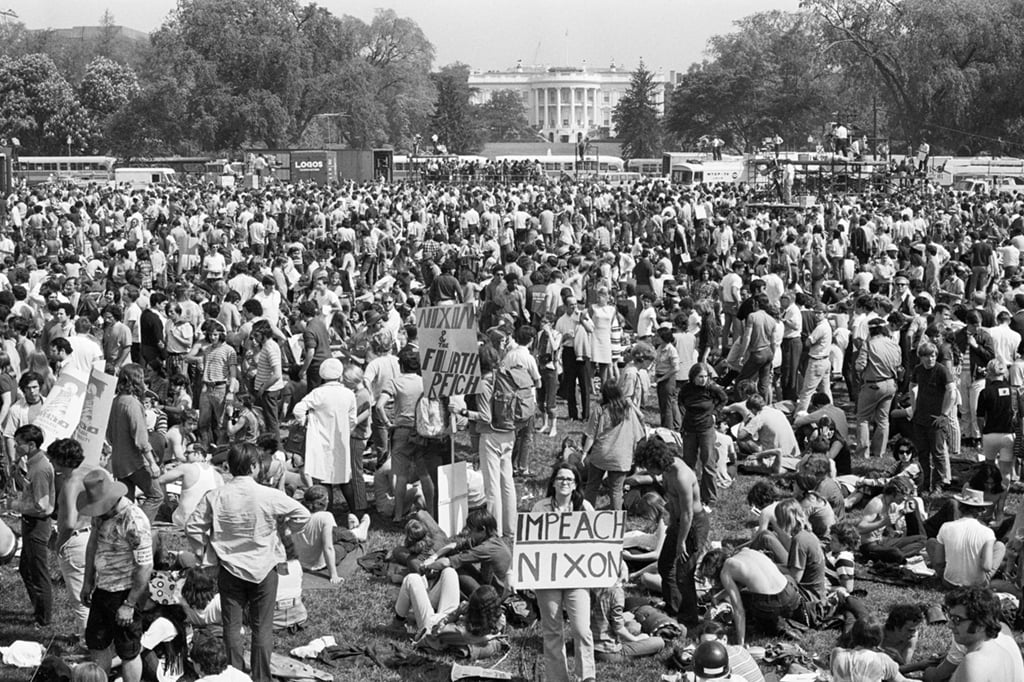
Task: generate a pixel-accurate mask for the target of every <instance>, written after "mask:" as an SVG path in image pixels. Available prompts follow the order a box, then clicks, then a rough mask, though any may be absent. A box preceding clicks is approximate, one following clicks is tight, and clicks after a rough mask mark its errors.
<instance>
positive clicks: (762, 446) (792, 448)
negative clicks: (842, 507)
mask: <svg viewBox="0 0 1024 682" xmlns="http://www.w3.org/2000/svg"><path fill="white" fill-rule="evenodd" d="M746 406H747V410H749V416H748V417H747V418H746V420H744V423H743V426H741V427H740V430H739V434H738V435H739V438H740V440H747V441H748V443H749V444H750V445H752V446H754V450H753V454H754V459H753V461H752V462H744V463H743V464H744V466H745V467H746V468H749V467H750V466H751V465H753V466H754V467H755V468H758V469H767V470H768V471H769V472H770V473H773V474H781V473H782V471H783V470H784V469H786V470H789V471H793V470H794V469H796V467H797V463H798V462H799V461H800V450H799V449H798V447H797V442H796V434H795V433H793V427H792V426H791V425H790V423H789V419H787V418H786V415H785V414H784V413H783V412H782V411H781V410H779V409H777V408H775V407H772V406H769V405H765V402H764V398H763V397H761V396H760V395H752V396H750V397H749V398H747V402H746ZM748 459H749V458H748Z"/></svg>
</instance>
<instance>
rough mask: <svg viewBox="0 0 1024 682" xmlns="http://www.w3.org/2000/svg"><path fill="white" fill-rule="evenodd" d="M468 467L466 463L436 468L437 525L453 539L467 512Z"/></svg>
mask: <svg viewBox="0 0 1024 682" xmlns="http://www.w3.org/2000/svg"><path fill="white" fill-rule="evenodd" d="M468 480H469V465H468V464H467V463H466V462H455V463H454V464H445V465H444V466H439V467H438V468H437V525H438V526H440V527H441V530H443V531H444V533H445V535H447V536H448V537H454V536H455V534H456V533H458V532H459V531H460V530H462V525H463V524H464V523H465V522H466V514H467V513H468V512H469V482H468Z"/></svg>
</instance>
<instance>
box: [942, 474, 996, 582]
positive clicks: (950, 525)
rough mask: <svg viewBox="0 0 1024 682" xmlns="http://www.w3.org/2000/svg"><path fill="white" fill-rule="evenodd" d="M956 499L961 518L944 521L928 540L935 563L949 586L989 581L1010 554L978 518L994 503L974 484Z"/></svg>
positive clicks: (956, 496)
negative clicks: (974, 488) (1007, 553)
mask: <svg viewBox="0 0 1024 682" xmlns="http://www.w3.org/2000/svg"><path fill="white" fill-rule="evenodd" d="M954 499H955V500H956V501H957V511H958V512H959V516H960V518H959V519H956V520H955V521H947V522H946V523H944V524H942V527H941V528H940V529H939V533H938V535H937V536H936V537H935V539H934V540H929V541H928V557H929V559H930V560H931V566H932V568H933V569H935V574H936V575H938V576H939V577H940V578H941V579H942V584H943V585H944V586H945V587H964V586H970V585H987V584H988V583H989V581H990V580H991V579H992V576H993V575H995V572H996V570H997V569H998V568H999V567H1000V566H1001V565H1002V563H1003V556H1004V555H1005V554H1006V546H1005V545H1004V544H1003V543H1001V542H998V541H997V540H996V534H995V533H994V532H993V531H992V529H991V528H989V527H988V526H986V525H985V524H983V523H982V522H981V521H979V520H978V517H979V516H981V514H982V513H983V512H984V510H985V508H986V507H990V506H992V503H991V502H987V501H986V500H985V498H984V494H983V493H982V492H981V491H980V490H971V489H970V488H968V489H965V490H964V492H963V494H961V495H954Z"/></svg>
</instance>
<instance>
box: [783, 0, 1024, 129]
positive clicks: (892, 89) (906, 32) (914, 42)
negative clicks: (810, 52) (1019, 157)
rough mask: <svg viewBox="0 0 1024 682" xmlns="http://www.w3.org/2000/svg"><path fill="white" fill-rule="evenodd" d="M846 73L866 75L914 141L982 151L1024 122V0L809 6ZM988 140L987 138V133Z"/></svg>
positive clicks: (815, 1) (830, 0) (810, 1)
mask: <svg viewBox="0 0 1024 682" xmlns="http://www.w3.org/2000/svg"><path fill="white" fill-rule="evenodd" d="M803 4H804V6H805V7H806V8H808V9H809V10H810V11H811V12H812V13H813V14H814V16H816V17H818V18H820V19H821V21H822V23H823V25H824V29H823V35H824V40H825V47H826V48H827V50H828V54H829V57H830V59H831V60H832V61H833V63H834V64H835V65H836V67H837V68H839V69H843V70H844V71H847V72H854V71H857V70H860V71H862V72H864V77H865V80H871V81H872V82H873V83H874V84H875V86H876V87H877V89H878V91H879V92H881V93H882V94H883V95H884V99H885V100H886V101H887V102H888V104H889V106H890V108H891V109H892V112H893V114H894V115H893V117H892V120H893V122H894V124H895V125H896V126H898V132H901V133H902V134H903V135H904V136H905V137H906V138H907V140H908V141H911V142H915V141H916V140H919V139H922V138H929V139H930V140H931V142H933V143H935V142H938V143H939V144H940V145H941V146H944V147H946V148H949V149H956V148H960V147H962V146H967V147H974V148H978V147H979V146H984V145H985V144H987V139H985V138H995V137H998V136H1000V135H1003V134H1005V133H1006V132H1008V131H1010V130H1013V129H1014V128H1015V127H1017V126H1019V125H1020V123H1021V121H1024V104H1022V103H1021V100H1020V97H1019V94H1018V93H1019V92H1020V86H1021V85H1022V84H1024V83H1022V80H1024V73H1022V71H1021V69H1020V66H1019V65H1020V63H1021V60H1022V58H1024V7H1022V6H1021V4H1020V3H1019V2H1016V1H1015V0H992V1H991V2H988V1H986V2H981V1H978V0H904V1H903V2H892V1H891V0H845V1H844V2H836V1H835V0H805V1H804V3H803ZM979 134H980V135H981V136H982V137H980V138H979V137H978V135H979Z"/></svg>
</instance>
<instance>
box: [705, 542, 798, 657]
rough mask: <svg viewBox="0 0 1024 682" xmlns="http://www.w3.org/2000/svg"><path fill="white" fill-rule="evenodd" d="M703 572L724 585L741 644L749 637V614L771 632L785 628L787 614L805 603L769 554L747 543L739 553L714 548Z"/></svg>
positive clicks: (708, 556)
mask: <svg viewBox="0 0 1024 682" xmlns="http://www.w3.org/2000/svg"><path fill="white" fill-rule="evenodd" d="M700 575H701V576H703V577H704V578H707V579H709V580H712V581H713V582H714V583H715V584H716V585H720V586H721V587H722V589H723V590H724V592H725V597H726V599H727V600H728V601H729V605H730V606H731V607H732V619H733V623H734V624H735V625H736V639H737V642H736V643H737V644H739V645H740V646H744V644H745V643H746V640H747V614H748V613H749V614H750V618H751V620H753V621H754V622H755V623H757V625H758V626H759V627H760V628H761V629H762V630H764V631H765V634H768V635H778V634H779V633H780V632H782V631H784V629H785V628H784V627H783V625H782V623H781V620H782V619H783V618H789V617H791V616H792V615H793V614H794V613H795V612H796V611H797V610H798V609H799V608H800V604H801V600H800V593H799V591H797V588H796V585H795V584H793V582H792V580H790V579H788V578H786V576H785V575H783V573H782V571H781V570H780V569H779V567H778V566H776V565H775V562H773V561H772V560H771V559H770V558H769V557H768V555H766V554H763V553H761V552H759V551H757V550H755V549H750V548H749V547H744V548H743V549H741V550H739V551H738V552H735V553H730V552H729V550H725V549H713V550H711V551H710V552H708V553H707V554H706V555H704V559H703V561H701V563H700Z"/></svg>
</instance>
